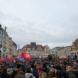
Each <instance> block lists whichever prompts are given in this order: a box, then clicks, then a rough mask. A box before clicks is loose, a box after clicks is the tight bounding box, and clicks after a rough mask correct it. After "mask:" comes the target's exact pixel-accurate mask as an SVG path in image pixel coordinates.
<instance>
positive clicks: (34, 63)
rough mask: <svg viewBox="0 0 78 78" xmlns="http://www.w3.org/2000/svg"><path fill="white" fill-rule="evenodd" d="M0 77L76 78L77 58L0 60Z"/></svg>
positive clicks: (77, 75)
mask: <svg viewBox="0 0 78 78" xmlns="http://www.w3.org/2000/svg"><path fill="white" fill-rule="evenodd" d="M0 78H78V60H77V59H65V58H61V59H60V58H55V59H52V60H51V59H50V60H49V58H44V59H43V58H39V59H34V58H33V59H31V60H29V61H27V60H25V62H22V61H19V60H18V59H15V62H13V61H11V62H0Z"/></svg>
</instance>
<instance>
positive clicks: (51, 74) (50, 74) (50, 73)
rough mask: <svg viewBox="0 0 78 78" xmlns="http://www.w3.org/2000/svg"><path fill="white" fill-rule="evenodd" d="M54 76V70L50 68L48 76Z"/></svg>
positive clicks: (49, 77) (50, 77)
mask: <svg viewBox="0 0 78 78" xmlns="http://www.w3.org/2000/svg"><path fill="white" fill-rule="evenodd" d="M54 77H55V78H56V72H55V70H54V68H52V69H50V71H49V73H48V78H54Z"/></svg>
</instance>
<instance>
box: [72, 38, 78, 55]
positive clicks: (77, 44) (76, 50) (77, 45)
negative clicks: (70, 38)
mask: <svg viewBox="0 0 78 78" xmlns="http://www.w3.org/2000/svg"><path fill="white" fill-rule="evenodd" d="M75 54H78V39H76V40H75V41H74V42H73V44H72V46H71V55H75Z"/></svg>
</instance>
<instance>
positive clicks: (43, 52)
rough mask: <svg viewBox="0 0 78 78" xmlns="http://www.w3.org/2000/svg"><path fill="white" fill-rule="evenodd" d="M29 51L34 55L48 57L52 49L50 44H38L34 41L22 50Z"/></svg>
mask: <svg viewBox="0 0 78 78" xmlns="http://www.w3.org/2000/svg"><path fill="white" fill-rule="evenodd" d="M22 51H23V52H27V53H29V54H30V55H32V56H33V57H39V56H42V57H48V55H49V54H51V50H50V49H49V47H48V45H45V46H42V45H36V43H34V42H32V43H31V44H27V45H25V46H24V47H23V48H22V49H21V52H22Z"/></svg>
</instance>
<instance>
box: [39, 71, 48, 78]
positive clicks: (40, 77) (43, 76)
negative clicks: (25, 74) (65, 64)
mask: <svg viewBox="0 0 78 78" xmlns="http://www.w3.org/2000/svg"><path fill="white" fill-rule="evenodd" d="M39 78H48V76H47V74H46V73H45V72H43V73H41V74H40V75H39Z"/></svg>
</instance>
